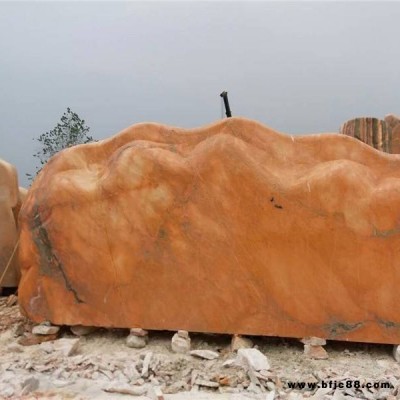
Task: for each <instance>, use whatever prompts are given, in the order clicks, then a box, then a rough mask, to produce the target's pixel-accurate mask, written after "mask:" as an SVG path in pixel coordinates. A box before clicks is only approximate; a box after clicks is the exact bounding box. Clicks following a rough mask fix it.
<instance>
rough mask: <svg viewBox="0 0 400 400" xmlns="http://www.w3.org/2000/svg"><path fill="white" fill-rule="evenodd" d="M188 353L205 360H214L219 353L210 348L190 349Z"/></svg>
mask: <svg viewBox="0 0 400 400" xmlns="http://www.w3.org/2000/svg"><path fill="white" fill-rule="evenodd" d="M189 354H190V355H191V356H195V357H199V358H204V359H206V360H215V359H216V358H218V357H219V354H218V353H217V352H216V351H212V350H192V351H191V352H190V353H189Z"/></svg>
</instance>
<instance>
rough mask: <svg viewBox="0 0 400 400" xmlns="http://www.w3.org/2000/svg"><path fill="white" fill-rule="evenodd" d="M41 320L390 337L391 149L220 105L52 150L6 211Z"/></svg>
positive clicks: (393, 332)
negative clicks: (221, 116) (12, 213)
mask: <svg viewBox="0 0 400 400" xmlns="http://www.w3.org/2000/svg"><path fill="white" fill-rule="evenodd" d="M20 226H21V237H20V243H21V245H20V259H21V264H22V280H21V284H20V288H19V301H20V305H21V309H22V310H23V312H24V313H25V314H26V315H28V316H29V317H30V318H31V319H32V320H34V321H36V322H40V321H43V320H49V321H51V322H53V323H55V324H66V325H95V326H105V327H142V328H144V329H162V330H177V329H184V330H188V331H198V332H215V333H238V334H252V335H274V336H287V337H306V336H317V337H324V338H328V339H341V340H352V341H362V342H382V343H400V312H399V304H400V291H399V286H400V156H397V155H391V154H385V153H382V152H379V151H377V150H375V149H373V148H371V147H369V146H368V145H366V144H364V143H362V142H360V141H358V140H356V139H354V138H351V137H347V136H345V135H339V134H320V135H309V136H301V137H299V136H289V135H283V134H281V133H277V132H275V131H273V130H271V129H270V128H267V127H265V126H263V125H261V124H259V123H256V122H254V121H250V120H246V119H241V118H230V119H226V120H223V121H220V122H217V123H215V124H213V125H211V126H207V127H204V128H201V129H193V130H183V129H178V128H171V127H166V126H163V125H158V124H138V125H134V126H132V127H130V128H128V129H126V130H124V131H122V132H121V133H120V134H118V135H116V136H114V137H112V138H110V139H108V140H104V141H100V142H97V143H90V144H85V145H80V146H76V147H73V148H70V149H67V150H64V151H62V152H61V153H59V154H58V155H56V156H55V157H53V158H52V159H51V161H50V162H49V163H48V164H47V165H46V166H45V167H44V169H43V170H42V172H41V173H40V175H39V176H38V178H37V179H36V180H35V182H34V184H33V186H32V187H31V189H30V191H29V193H28V196H27V199H26V201H25V203H24V205H23V207H22V210H21V214H20Z"/></svg>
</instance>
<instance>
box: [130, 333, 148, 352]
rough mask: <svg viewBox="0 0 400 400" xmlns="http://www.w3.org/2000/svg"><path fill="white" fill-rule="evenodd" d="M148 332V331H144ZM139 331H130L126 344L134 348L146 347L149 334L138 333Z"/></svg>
mask: <svg viewBox="0 0 400 400" xmlns="http://www.w3.org/2000/svg"><path fill="white" fill-rule="evenodd" d="M143 332H146V331H143ZM137 333H138V332H137V331H134V332H132V329H131V331H130V333H129V335H128V336H127V337H126V345H127V346H128V347H131V348H133V349H142V348H143V347H146V344H147V342H148V339H149V338H148V336H147V334H145V335H141V334H140V335H138V334H137Z"/></svg>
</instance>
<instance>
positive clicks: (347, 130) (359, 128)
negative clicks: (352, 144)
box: [340, 117, 393, 153]
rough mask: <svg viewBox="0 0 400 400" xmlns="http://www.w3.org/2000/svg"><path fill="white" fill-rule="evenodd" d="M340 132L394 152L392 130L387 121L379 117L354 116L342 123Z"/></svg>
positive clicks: (376, 147) (382, 149)
mask: <svg viewBox="0 0 400 400" xmlns="http://www.w3.org/2000/svg"><path fill="white" fill-rule="evenodd" d="M340 133H342V134H344V135H347V136H351V137H354V138H356V139H358V140H361V141H362V142H364V143H366V144H368V145H370V146H372V147H374V148H375V149H377V150H380V151H384V152H385V153H393V152H392V135H391V130H390V128H389V127H388V126H387V124H386V122H385V121H382V120H380V119H378V118H370V117H363V118H354V119H352V120H350V121H347V122H345V123H344V124H343V125H342V127H341V128H340Z"/></svg>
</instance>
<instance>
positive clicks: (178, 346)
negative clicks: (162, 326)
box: [171, 331, 190, 354]
mask: <svg viewBox="0 0 400 400" xmlns="http://www.w3.org/2000/svg"><path fill="white" fill-rule="evenodd" d="M182 332H186V331H178V332H177V333H175V335H174V336H173V337H172V340H171V349H172V351H173V352H175V353H182V354H184V353H187V352H188V351H189V350H190V337H189V334H188V333H187V332H186V333H184V334H183V333H182Z"/></svg>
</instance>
